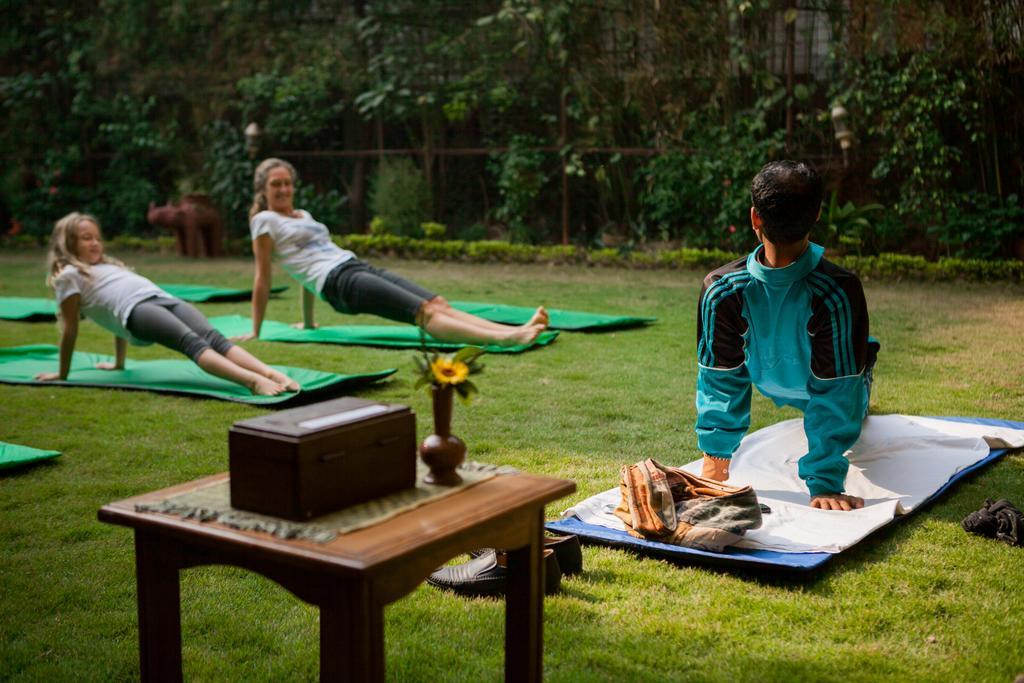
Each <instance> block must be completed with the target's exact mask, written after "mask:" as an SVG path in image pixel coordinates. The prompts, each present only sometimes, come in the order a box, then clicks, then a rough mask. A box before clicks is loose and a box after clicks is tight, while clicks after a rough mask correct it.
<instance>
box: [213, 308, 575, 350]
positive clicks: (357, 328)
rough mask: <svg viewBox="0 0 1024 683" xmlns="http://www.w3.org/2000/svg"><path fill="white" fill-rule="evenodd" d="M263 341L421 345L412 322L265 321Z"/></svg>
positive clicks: (240, 323)
mask: <svg viewBox="0 0 1024 683" xmlns="http://www.w3.org/2000/svg"><path fill="white" fill-rule="evenodd" d="M210 324H211V325H213V326H214V327H216V328H217V329H218V330H220V333H221V334H223V335H224V336H225V337H235V336H238V335H242V334H247V333H249V332H251V331H252V319H251V318H247V317H245V316H241V315H222V316H217V317H216V318H210ZM557 336H558V333H557V332H542V333H541V334H540V336H539V337H537V339H536V340H534V342H533V343H532V344H529V345H520V346H495V345H491V344H488V345H487V346H485V347H484V348H485V349H486V350H487V352H488V353H521V352H523V351H527V350H529V349H534V348H538V347H541V346H546V345H547V344H550V343H551V342H553V341H554V340H555V338H556V337H557ZM260 339H262V340H263V341H277V342H293V343H318V344H344V345H348V346H386V347H391V348H397V349H418V348H420V330H419V328H418V327H413V326H412V325H337V326H332V327H320V328H318V329H315V330H298V329H295V328H294V327H292V326H291V325H287V324H285V323H282V322H277V321H275V320H264V321H263V327H262V329H261V330H260ZM426 342H427V347H428V348H431V349H438V350H441V351H449V350H451V351H454V350H456V349H461V348H463V347H464V346H466V344H452V343H449V342H442V341H437V340H436V339H434V338H433V337H431V336H430V335H427V338H426Z"/></svg>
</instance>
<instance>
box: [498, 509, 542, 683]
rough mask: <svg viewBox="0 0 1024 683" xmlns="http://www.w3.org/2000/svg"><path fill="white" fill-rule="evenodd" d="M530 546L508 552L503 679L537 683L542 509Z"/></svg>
mask: <svg viewBox="0 0 1024 683" xmlns="http://www.w3.org/2000/svg"><path fill="white" fill-rule="evenodd" d="M535 521H536V524H535V527H536V528H535V529H534V530H533V531H532V532H531V534H530V538H531V539H532V540H531V541H530V545H528V546H524V547H522V548H518V549H516V550H510V551H509V553H508V590H507V592H506V593H505V680H506V681H533V682H539V681H540V680H541V678H542V677H543V675H544V630H543V629H544V562H543V555H542V553H543V550H544V546H543V544H542V543H543V542H542V541H541V536H542V533H543V531H542V529H543V525H544V510H543V509H541V510H540V512H538V513H537V519H536V520H535Z"/></svg>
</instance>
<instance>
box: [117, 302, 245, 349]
mask: <svg viewBox="0 0 1024 683" xmlns="http://www.w3.org/2000/svg"><path fill="white" fill-rule="evenodd" d="M126 327H127V328H128V331H129V332H131V333H132V335H134V336H135V337H137V338H139V339H141V340H142V341H149V342H156V343H157V344H160V345H161V346H166V347H167V348H169V349H174V350H175V351H181V352H182V353H183V354H185V355H186V356H188V357H189V358H191V359H192V360H193V361H198V358H199V356H200V355H201V354H202V353H203V351H205V350H206V349H210V348H212V349H213V350H214V351H216V352H217V353H219V354H221V355H222V356H223V355H225V354H227V352H228V351H229V350H230V349H231V347H232V346H234V344H232V343H231V342H229V341H228V340H227V339H225V338H224V335H222V334H221V333H220V332H218V331H217V330H215V329H213V327H212V326H211V325H210V323H209V321H207V320H206V318H204V317H203V314H202V313H200V312H199V311H197V310H196V308H195V306H193V305H192V304H189V303H186V302H184V301H182V300H181V299H169V298H165V297H155V298H153V299H146V300H145V301H142V302H140V303H138V304H136V305H135V308H133V309H132V312H131V313H130V314H129V315H128V325H127V326H126Z"/></svg>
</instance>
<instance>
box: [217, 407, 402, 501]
mask: <svg viewBox="0 0 1024 683" xmlns="http://www.w3.org/2000/svg"><path fill="white" fill-rule="evenodd" d="M228 457H229V468H230V470H231V484H230V486H231V506H232V507H235V508H238V509H240V510H250V511H252V512H259V513H261V514H266V515H273V516H275V517H283V518H285V519H291V520H305V519H309V518H310V517H315V516H317V515H322V514H325V513H328V512H333V511H334V510H338V509H340V508H343V507H348V506H349V505H355V504H357V503H362V502H364V501H367V500H371V499H373V498H379V497H381V496H385V495H388V494H390V493H394V492H395V491H400V490H402V489H406V488H412V487H413V486H415V485H416V416H415V414H414V413H413V412H412V410H410V409H409V408H408V407H407V406H402V405H393V404H386V403H378V402H375V401H366V400H363V399H358V398H351V397H345V398H339V399H334V400H331V401H324V402H322V403H316V404H313V405H308V406H303V407H301V408H293V409H291V410H284V411H281V412H278V413H272V414H270V415H263V416H260V417H255V418H251V419H248V420H240V421H239V422H236V423H235V424H234V425H232V427H231V429H230V430H229V431H228Z"/></svg>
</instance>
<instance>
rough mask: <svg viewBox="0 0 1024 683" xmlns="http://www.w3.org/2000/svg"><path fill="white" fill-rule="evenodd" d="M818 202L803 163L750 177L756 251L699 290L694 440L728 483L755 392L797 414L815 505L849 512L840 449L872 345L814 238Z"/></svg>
mask: <svg viewBox="0 0 1024 683" xmlns="http://www.w3.org/2000/svg"><path fill="white" fill-rule="evenodd" d="M821 195H822V181H821V177H820V176H819V175H818V174H817V173H816V172H815V171H814V169H812V168H811V167H810V166H808V165H807V164H804V163H799V162H794V161H776V162H772V163H770V164H768V165H767V166H765V167H764V168H763V169H761V171H760V172H759V173H758V174H757V176H755V177H754V181H753V183H751V198H752V203H753V206H752V207H751V209H750V222H751V224H752V226H753V229H754V233H755V234H756V235H757V238H758V240H760V241H761V245H760V246H758V247H757V249H755V250H754V252H753V253H751V254H750V255H748V256H747V257H745V258H742V259H739V260H737V261H734V262H732V263H729V264H726V265H724V266H722V267H721V268H719V269H718V270H715V271H714V272H712V273H710V274H709V275H708V276H707V277H706V278H705V279H704V288H703V290H702V291H701V295H700V306H699V309H698V316H697V362H698V370H697V443H698V445H699V446H700V449H701V450H702V451H703V452H704V465H703V474H704V476H705V477H709V478H711V479H715V480H718V481H725V480H726V479H728V478H729V461H730V458H731V457H732V454H733V452H734V451H735V450H736V448H737V447H738V446H739V443H740V439H742V438H743V435H744V434H745V433H746V431H747V429H748V428H749V427H750V393H751V385H753V386H756V387H757V388H758V390H759V391H760V392H761V393H762V394H764V395H765V396H767V397H768V398H770V399H772V401H774V402H775V403H776V405H780V406H781V405H788V406H794V407H796V408H799V409H800V410H802V411H803V413H804V432H805V434H806V435H807V443H808V451H807V454H806V455H804V456H803V457H802V458H801V459H800V462H799V465H798V471H799V475H800V478H801V479H803V480H804V483H805V484H806V485H807V489H808V491H809V492H810V495H811V506H812V507H816V508H821V509H824V510H852V509H855V508H860V507H863V505H864V501H863V500H862V499H860V498H857V497H855V496H850V495H846V494H844V483H845V481H846V471H847V469H848V467H849V462H848V461H847V460H846V457H845V456H844V453H845V452H846V450H847V449H849V448H850V447H851V446H852V445H853V443H854V442H855V441H856V440H857V438H858V437H859V436H860V429H861V421H862V419H863V418H864V416H865V415H866V414H867V407H868V393H869V391H870V388H871V369H872V367H873V365H874V358H875V354H876V353H877V349H878V344H877V343H876V342H874V340H871V341H870V342H869V339H868V311H867V304H866V303H865V301H864V291H863V289H862V288H861V284H860V281H859V280H858V279H857V276H856V275H854V274H853V273H851V272H849V271H847V270H844V269H842V268H840V267H839V266H837V265H835V264H833V263H830V262H829V261H827V260H825V259H824V258H823V256H822V254H823V252H824V249H823V248H822V247H820V246H818V245H817V244H813V243H812V242H811V241H810V238H809V234H810V231H811V228H812V227H813V225H814V223H815V222H816V221H817V219H818V216H819V214H820V212H821Z"/></svg>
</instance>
